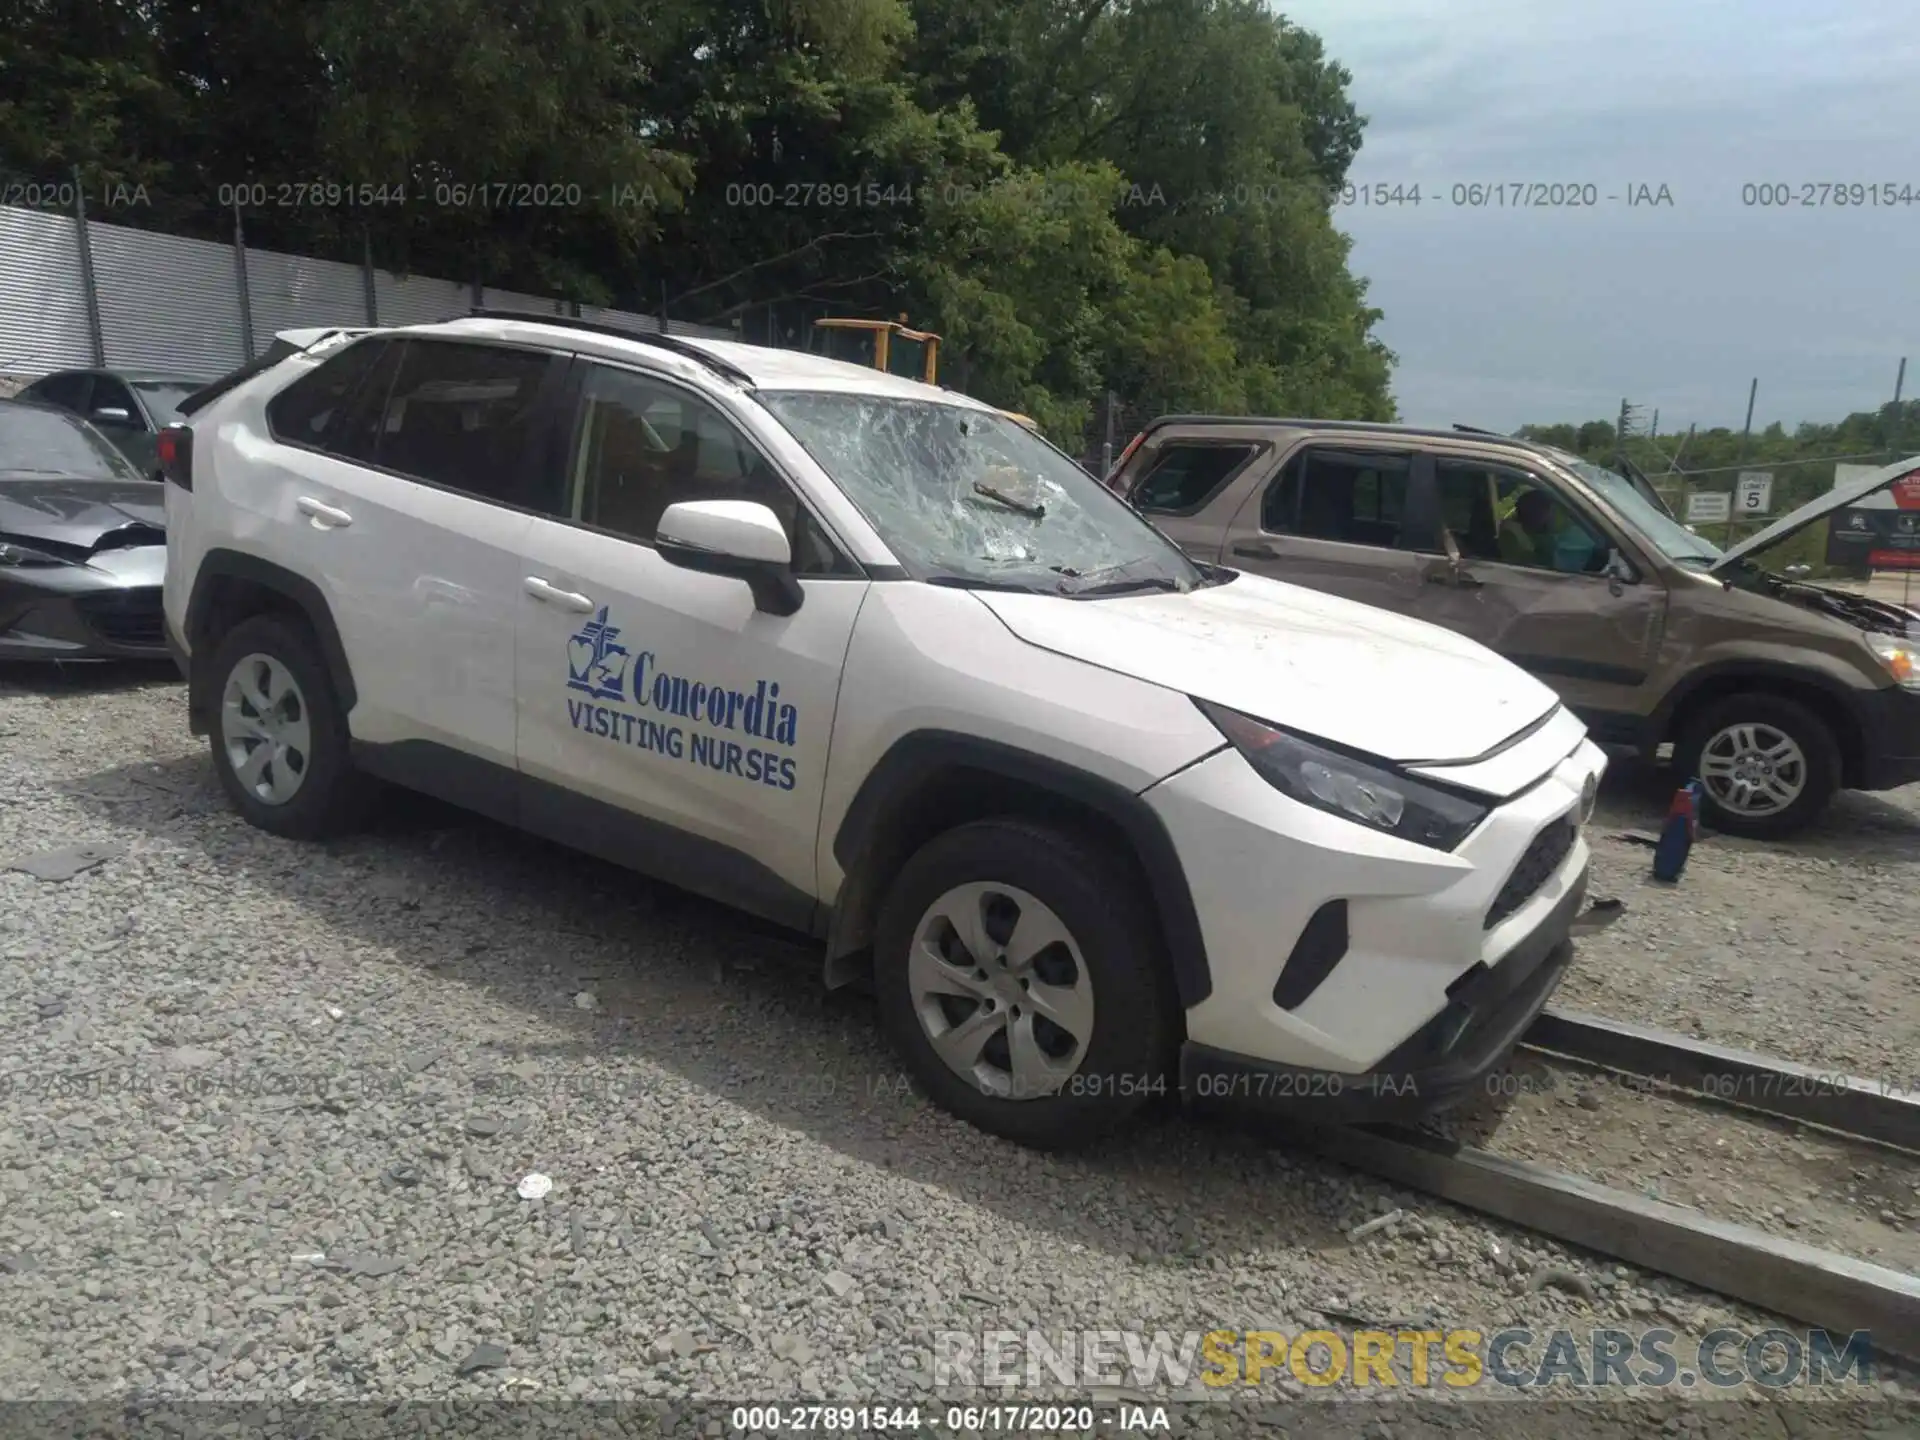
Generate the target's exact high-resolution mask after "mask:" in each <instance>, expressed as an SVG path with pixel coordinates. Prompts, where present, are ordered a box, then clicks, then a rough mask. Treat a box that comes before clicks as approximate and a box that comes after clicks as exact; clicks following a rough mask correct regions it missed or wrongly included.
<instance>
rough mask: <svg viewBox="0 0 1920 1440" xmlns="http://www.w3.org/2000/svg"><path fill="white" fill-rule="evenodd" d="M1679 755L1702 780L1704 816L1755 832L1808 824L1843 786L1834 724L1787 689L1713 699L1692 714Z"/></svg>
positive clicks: (1786, 831) (1720, 826)
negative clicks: (1789, 694) (1778, 692)
mask: <svg viewBox="0 0 1920 1440" xmlns="http://www.w3.org/2000/svg"><path fill="white" fill-rule="evenodd" d="M1673 758H1674V764H1675V766H1676V767H1677V768H1678V769H1679V771H1680V774H1681V777H1682V779H1683V780H1691V779H1696V778H1697V779H1698V780H1699V781H1700V782H1701V788H1702V790H1703V791H1704V792H1705V797H1704V801H1705V803H1704V804H1703V806H1702V808H1701V816H1700V818H1701V820H1702V822H1703V823H1705V824H1706V825H1708V826H1710V827H1712V828H1713V829H1715V830H1718V831H1720V832H1721V833H1723V834H1726V835H1740V836H1744V837H1746V838H1748V839H1753V840H1777V839H1780V838H1782V837H1784V836H1787V835H1792V834H1795V833H1796V832H1798V831H1800V830H1804V829H1805V828H1806V827H1807V826H1808V825H1810V824H1812V823H1813V821H1814V820H1816V819H1817V818H1819V815H1820V812H1821V811H1823V810H1824V809H1826V807H1827V802H1828V801H1829V800H1831V799H1832V798H1833V792H1834V791H1835V790H1837V789H1839V788H1840V774H1841V763H1840V745H1839V742H1838V741H1837V740H1836V739H1835V738H1834V734H1833V731H1832V729H1831V728H1829V727H1828V725H1827V723H1826V721H1824V720H1822V719H1821V718H1820V717H1819V716H1818V715H1817V714H1815V713H1814V712H1813V711H1812V710H1810V709H1809V708H1808V707H1807V706H1805V705H1803V704H1801V703H1800V702H1799V701H1797V700H1790V699H1788V698H1787V697H1786V696H1784V695H1768V694H1766V693H1764V692H1761V691H1753V692H1751V693H1746V694H1740V695H1729V696H1726V697H1725V698H1724V699H1720V700H1715V701H1713V702H1712V703H1711V704H1709V705H1708V706H1706V707H1705V708H1704V709H1703V710H1701V711H1700V713H1699V714H1697V715H1695V716H1693V717H1691V718H1690V719H1689V720H1688V722H1687V725H1686V729H1685V732H1684V734H1683V735H1682V737H1681V739H1680V742H1679V743H1678V744H1677V745H1676V746H1675V747H1674V757H1673Z"/></svg>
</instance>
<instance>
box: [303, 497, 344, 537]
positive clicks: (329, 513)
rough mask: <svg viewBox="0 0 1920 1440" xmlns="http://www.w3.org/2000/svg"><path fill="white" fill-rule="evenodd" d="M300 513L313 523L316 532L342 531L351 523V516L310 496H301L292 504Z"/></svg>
mask: <svg viewBox="0 0 1920 1440" xmlns="http://www.w3.org/2000/svg"><path fill="white" fill-rule="evenodd" d="M294 504H295V505H297V506H298V507H299V510H300V513H301V514H302V515H305V516H307V517H308V518H309V519H311V520H312V521H313V528H314V529H316V530H343V529H345V528H346V527H347V526H349V525H351V524H352V523H353V516H351V515H349V514H348V513H347V512H346V511H344V510H341V509H339V508H337V507H335V506H332V505H328V504H326V503H325V502H324V501H320V500H316V499H314V498H313V497H312V496H311V495H302V496H301V497H300V498H299V499H298V500H296V501H295V502H294Z"/></svg>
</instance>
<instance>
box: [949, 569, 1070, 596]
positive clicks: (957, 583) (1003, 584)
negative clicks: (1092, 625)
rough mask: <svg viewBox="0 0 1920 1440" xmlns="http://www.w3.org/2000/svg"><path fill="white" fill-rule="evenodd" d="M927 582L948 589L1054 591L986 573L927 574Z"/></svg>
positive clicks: (1025, 581)
mask: <svg viewBox="0 0 1920 1440" xmlns="http://www.w3.org/2000/svg"><path fill="white" fill-rule="evenodd" d="M927 584H929V585H940V586H944V587H946V588H947V589H950V590H1008V591H1012V592H1014V593H1017V594H1021V595H1052V594H1054V593H1055V592H1054V591H1052V590H1050V589H1048V588H1047V587H1046V586H1044V585H1038V584H1035V583H1034V582H1033V581H1031V580H999V579H995V578H993V577H991V576H986V575H953V574H946V573H942V574H938V575H929V576H927Z"/></svg>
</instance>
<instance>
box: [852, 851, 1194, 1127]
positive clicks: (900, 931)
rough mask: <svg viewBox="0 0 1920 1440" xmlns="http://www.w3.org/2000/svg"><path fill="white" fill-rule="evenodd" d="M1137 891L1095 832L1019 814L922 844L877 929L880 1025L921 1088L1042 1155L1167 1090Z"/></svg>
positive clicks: (1168, 1002)
mask: <svg viewBox="0 0 1920 1440" xmlns="http://www.w3.org/2000/svg"><path fill="white" fill-rule="evenodd" d="M1143 892H1144V886H1143V884H1142V883H1141V881H1140V879H1139V877H1138V876H1137V875H1136V874H1135V873H1134V869H1133V867H1132V866H1131V865H1130V864H1129V863H1128V862H1127V860H1126V859H1125V858H1124V857H1122V856H1120V855H1117V854H1115V853H1114V852H1113V851H1111V850H1110V849H1109V848H1108V847H1107V846H1105V845H1103V844H1101V843H1100V842H1099V841H1098V840H1096V839H1093V838H1091V837H1088V836H1084V835H1081V834H1078V833H1076V832H1074V831H1070V830H1064V829H1059V828H1056V827H1054V826H1050V825H1042V824H1038V823H1036V822H1033V821H1029V820H1024V819H1019V818H1011V817H1010V818H1004V819H996V820H982V821H976V822H973V823H970V824H966V825H962V826H959V827H958V828H957V829H953V830H949V831H947V832H946V833H945V834H943V835H939V836H937V837H935V838H934V839H933V840H931V841H929V842H928V843H927V844H926V845H925V846H923V847H922V848H921V849H920V850H919V851H918V853H916V854H915V855H914V856H913V857H912V858H911V859H910V860H908V861H907V863H906V865H905V866H904V867H902V869H901V871H900V873H899V875H898V876H897V877H896V878H895V880H894V882H893V886H892V889H891V890H890V891H889V892H888V894H887V898H886V902H885V904H884V905H883V906H882V907H881V910H880V915H879V918H878V923H877V924H876V927H875V933H874V984H875V990H876V992H877V999H878V1003H879V1010H880V1019H881V1024H882V1026H883V1028H884V1029H885V1030H886V1032H887V1035H888V1037H889V1038H890V1039H891V1041H892V1042H893V1045H894V1047H895V1048H896V1049H897V1050H898V1051H899V1053H900V1056H901V1058H902V1060H903V1061H904V1062H905V1064H906V1066H907V1068H908V1069H909V1071H910V1072H911V1073H912V1074H913V1076H914V1078H915V1080H916V1081H918V1083H919V1085H920V1087H921V1089H922V1090H923V1091H924V1092H925V1093H926V1094H927V1095H928V1096H929V1097H931V1098H932V1099H933V1100H934V1101H935V1102H937V1103H938V1104H939V1105H940V1106H941V1107H942V1108H943V1109H946V1110H948V1111H950V1112H951V1113H953V1114H954V1115H957V1116H959V1117H960V1118H961V1119H963V1120H966V1121H967V1122H969V1123H970V1124H972V1125H975V1126H977V1127H979V1128H980V1129H982V1130H985V1131H987V1132H988V1133H990V1134H994V1135H999V1136H1002V1137H1004V1138H1006V1139H1008V1140H1013V1141H1016V1142H1018V1143H1019V1144H1022V1145H1028V1146H1032V1147H1034V1148H1036V1149H1048V1150H1051V1149H1065V1148H1071V1147H1075V1146H1080V1145H1085V1144H1089V1143H1091V1142H1093V1141H1094V1140H1097V1139H1099V1138H1100V1137H1101V1136H1103V1135H1105V1134H1107V1133H1109V1132H1110V1131H1112V1130H1113V1129H1114V1128H1116V1127H1117V1126H1119V1125H1121V1124H1122V1123H1123V1122H1125V1121H1126V1120H1128V1119H1130V1118H1132V1117H1133V1116H1134V1115H1135V1114H1136V1113H1137V1112H1138V1111H1139V1110H1141V1109H1142V1107H1144V1106H1145V1105H1147V1104H1148V1103H1150V1102H1152V1101H1154V1100H1155V1099H1157V1098H1162V1097H1165V1096H1167V1095H1168V1094H1170V1093H1171V1087H1172V1084H1173V1082H1172V1080H1171V1079H1170V1078H1169V1076H1170V1071H1171V1068H1172V1063H1171V1062H1172V1060H1173V1056H1174V1048H1175V1043H1176V1040H1177V1025H1178V1016H1179V1002H1178V999H1177V998H1176V996H1175V995H1174V992H1173V987H1172V984H1171V982H1170V979H1169V971H1168V967H1167V965H1166V963H1165V959H1164V953H1163V947H1162V945H1161V943H1160V938H1159V937H1160V930H1159V924H1158V921H1157V919H1156V917H1155V915H1154V913H1153V911H1152V909H1151V908H1150V907H1149V906H1148V904H1147V903H1146V902H1145V900H1144V899H1143V898H1142V895H1143ZM1039 942H1045V943H1039ZM962 962H964V963H962Z"/></svg>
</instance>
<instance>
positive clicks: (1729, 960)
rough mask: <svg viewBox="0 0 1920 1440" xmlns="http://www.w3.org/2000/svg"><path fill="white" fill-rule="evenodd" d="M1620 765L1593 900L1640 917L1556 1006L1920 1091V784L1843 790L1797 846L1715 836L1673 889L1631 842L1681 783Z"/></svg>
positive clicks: (1606, 803) (1591, 958) (1603, 940)
mask: <svg viewBox="0 0 1920 1440" xmlns="http://www.w3.org/2000/svg"><path fill="white" fill-rule="evenodd" d="M1618 768H1619V770H1620V773H1618V774H1616V775H1610V776H1609V783H1608V785H1607V787H1606V789H1605V790H1604V791H1603V798H1602V803H1601V807H1600V810H1599V811H1598V814H1597V817H1596V819H1595V821H1594V826H1593V833H1594V836H1595V840H1594V847H1593V848H1594V872H1593V881H1592V890H1591V893H1592V894H1593V895H1595V896H1596V897H1598V896H1611V897H1614V898H1617V899H1619V900H1622V901H1624V902H1625V906H1626V908H1625V910H1624V912H1623V913H1622V915H1621V917H1620V918H1619V919H1618V920H1617V921H1616V922H1615V923H1614V924H1613V925H1611V926H1609V927H1608V928H1607V929H1606V930H1604V931H1602V932H1600V933H1599V934H1597V935H1593V936H1590V937H1588V938H1587V939H1586V940H1584V941H1583V942H1582V943H1581V946H1580V959H1579V962H1578V963H1577V964H1576V965H1575V966H1574V967H1573V969H1572V970H1571V972H1570V973H1569V974H1568V976H1567V979H1566V981H1565V982H1564V984H1563V985H1562V987H1561V989H1560V992H1559V994H1558V996H1557V997H1556V998H1555V1002H1554V1003H1555V1004H1556V1005H1557V1006H1558V1007H1559V1008H1561V1009H1566V1010H1586V1011H1590V1012H1592V1013H1594V1014H1597V1015H1607V1016H1611V1017H1613V1018H1615V1019H1619V1020H1633V1021H1637V1022H1639V1023H1641V1024H1645V1025H1656V1026H1659V1027H1661V1028H1662V1029H1667V1030H1678V1031H1681V1032H1683V1033H1690V1034H1694V1035H1697V1036H1700V1037H1703V1038H1706V1039H1710V1040H1712V1041H1713V1042H1714V1043H1716V1044H1720V1045H1730V1046H1734V1047H1737V1048H1740V1049H1746V1050H1757V1051H1760V1052H1762V1053H1763V1054H1769V1055H1779V1056H1784V1057H1785V1058H1787V1059H1790V1060H1797V1061H1800V1062H1801V1063H1802V1064H1807V1065H1813V1066H1817V1067H1822V1068H1823V1069H1824V1068H1830V1069H1832V1070H1839V1071H1846V1072H1849V1073H1851V1074H1853V1075H1855V1076H1858V1077H1860V1078H1861V1079H1864V1080H1867V1081H1869V1082H1871V1083H1873V1084H1875V1085H1880V1084H1883V1083H1884V1084H1888V1085H1893V1086H1899V1087H1903V1088H1904V1089H1906V1090H1907V1091H1908V1093H1911V1094H1920V785H1910V786H1907V787H1906V788H1905V789H1902V790H1896V791H1893V792H1891V793H1888V794H1882V795H1863V794H1857V793H1844V794H1841V795H1840V796H1838V797H1837V798H1836V799H1835V800H1834V803H1833V806H1832V808H1831V809H1830V810H1829V811H1828V812H1827V814H1826V815H1825V816H1823V817H1822V819H1821V820H1820V821H1819V822H1818V824H1816V825H1815V826H1814V827H1813V828H1812V829H1811V830H1809V831H1808V832H1807V833H1805V834H1804V835H1802V836H1799V837H1797V838H1795V839H1794V840H1791V841H1786V842H1777V843H1774V844H1761V843H1759V842H1756V841H1750V840H1737V839H1732V838H1730V837H1728V836H1724V835H1714V834H1712V833H1711V832H1703V839H1702V842H1701V843H1699V844H1697V845H1695V846H1694V848H1693V852H1692V855H1691V856H1690V857H1689V859H1688V861H1687V869H1686V872H1685V873H1684V874H1683V875H1682V876H1681V878H1680V881H1679V883H1678V884H1676V885H1671V886H1668V885H1662V884H1660V883H1659V882H1658V881H1656V880H1654V879H1653V878H1652V876H1651V869H1652V862H1653V852H1652V851H1651V850H1650V849H1647V848H1645V847H1644V846H1641V845H1638V844H1634V843H1632V842H1630V841H1627V840H1623V839H1621V838H1619V837H1621V836H1623V835H1626V834H1630V833H1634V832H1636V831H1637V832H1640V833H1643V834H1645V833H1652V832H1653V831H1655V830H1657V828H1658V826H1659V823H1660V820H1661V818H1662V816H1663V815H1664V814H1665V810H1666V802H1667V800H1668V799H1669V798H1671V795H1672V788H1671V787H1672V784H1673V781H1672V780H1671V779H1670V778H1662V777H1660V776H1658V775H1648V774H1646V773H1635V772H1634V771H1633V770H1632V769H1631V768H1630V767H1625V766H1622V767H1618Z"/></svg>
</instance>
